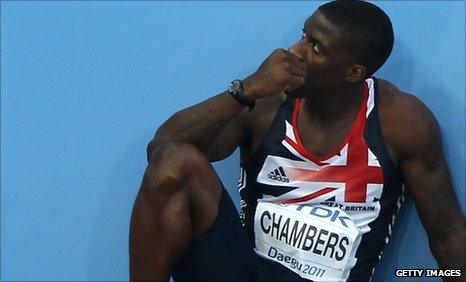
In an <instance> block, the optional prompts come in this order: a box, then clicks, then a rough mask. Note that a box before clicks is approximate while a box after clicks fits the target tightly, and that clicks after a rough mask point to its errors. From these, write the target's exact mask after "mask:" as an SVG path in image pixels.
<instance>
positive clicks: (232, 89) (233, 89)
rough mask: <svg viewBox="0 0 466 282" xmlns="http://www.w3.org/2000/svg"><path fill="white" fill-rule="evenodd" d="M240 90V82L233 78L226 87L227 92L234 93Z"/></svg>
mask: <svg viewBox="0 0 466 282" xmlns="http://www.w3.org/2000/svg"><path fill="white" fill-rule="evenodd" d="M240 90H241V83H240V81H239V80H233V81H232V82H231V83H230V87H228V92H231V93H236V92H238V91H240Z"/></svg>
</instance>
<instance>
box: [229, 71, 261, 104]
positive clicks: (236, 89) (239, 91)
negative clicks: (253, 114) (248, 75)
mask: <svg viewBox="0 0 466 282" xmlns="http://www.w3.org/2000/svg"><path fill="white" fill-rule="evenodd" d="M228 93H230V95H231V96H233V98H235V100H236V101H237V102H238V103H240V104H241V105H243V106H247V107H249V111H251V110H252V109H253V108H254V106H255V105H256V101H254V100H253V101H251V100H249V99H247V98H246V97H244V88H243V82H242V81H241V80H239V79H235V80H233V81H232V82H230V86H229V87H228Z"/></svg>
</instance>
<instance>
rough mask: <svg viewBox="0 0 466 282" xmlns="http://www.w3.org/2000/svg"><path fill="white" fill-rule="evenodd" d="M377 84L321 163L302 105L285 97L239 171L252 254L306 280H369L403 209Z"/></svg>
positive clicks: (368, 86) (368, 85)
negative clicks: (304, 129)
mask: <svg viewBox="0 0 466 282" xmlns="http://www.w3.org/2000/svg"><path fill="white" fill-rule="evenodd" d="M377 102H378V93H377V80H376V79H375V78H369V79H367V80H366V82H365V87H364V93H363V99H362V103H361V106H360V109H359V112H358V114H357V117H356V119H355V121H354V122H353V125H352V128H351V130H350V132H349V133H348V135H347V136H346V138H345V139H344V141H343V142H342V143H341V144H340V146H339V147H338V148H337V149H336V150H335V151H334V152H332V153H330V154H328V155H327V156H325V157H316V156H314V155H313V154H312V153H311V152H309V151H308V150H307V149H306V148H305V147H304V146H303V142H302V139H301V136H300V133H299V131H298V127H297V121H298V116H299V114H300V113H299V109H300V103H301V99H292V98H289V97H288V98H287V99H286V100H285V101H284V102H283V103H282V104H281V105H280V107H279V108H278V111H277V114H276V116H275V118H274V120H273V122H272V124H271V125H270V127H269V129H268V131H267V133H266V136H265V137H264V139H263V140H262V143H261V144H260V145H259V147H258V149H257V150H256V152H254V154H253V155H252V157H251V158H250V159H249V160H248V162H247V163H242V164H241V175H240V180H239V193H240V196H241V213H240V217H241V219H242V222H243V225H244V226H245V227H246V229H247V231H248V233H249V235H250V238H251V240H253V241H254V243H255V250H256V252H257V253H258V255H260V256H261V257H263V258H265V259H268V260H270V261H274V262H276V263H277V264H281V265H282V266H285V267H287V268H288V269H289V270H290V271H293V272H295V273H297V274H299V275H300V276H301V277H302V278H303V279H304V281H306V279H307V280H313V281H328V280H349V281H367V280H369V279H370V277H371V276H372V273H373V271H374V268H375V266H376V264H377V262H378V261H379V259H380V257H381V254H382V250H383V248H384V246H385V245H386V243H387V242H388V238H389V236H390V235H391V228H392V225H393V223H394V219H395V215H396V213H397V211H398V209H399V208H400V206H401V202H402V199H403V191H402V190H403V189H402V182H401V176H400V174H399V171H398V170H397V168H396V166H395V165H394V163H393V161H392V160H391V158H390V156H389V153H388V150H387V148H386V146H385V145H384V139H383V136H382V132H381V129H380V123H379V117H378V111H377Z"/></svg>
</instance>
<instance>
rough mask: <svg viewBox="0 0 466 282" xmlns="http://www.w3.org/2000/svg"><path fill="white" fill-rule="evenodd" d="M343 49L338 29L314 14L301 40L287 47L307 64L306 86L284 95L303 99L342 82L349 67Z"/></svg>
mask: <svg viewBox="0 0 466 282" xmlns="http://www.w3.org/2000/svg"><path fill="white" fill-rule="evenodd" d="M344 46H345V44H344V41H343V37H342V35H341V32H340V31H339V30H338V28H337V27H336V26H335V25H334V24H332V23H330V22H329V21H328V20H327V19H326V18H325V17H324V16H323V15H322V14H321V13H320V12H319V11H316V12H315V13H314V14H313V15H312V16H311V17H309V18H308V19H307V20H306V22H305V24H304V27H303V35H302V37H301V39H300V40H299V41H298V42H296V43H295V44H294V45H293V46H291V47H290V48H289V51H290V52H291V53H293V54H295V55H296V56H298V57H301V58H302V59H304V60H305V62H306V64H307V67H308V72H307V78H306V83H305V84H304V85H303V86H302V87H301V88H299V89H296V90H293V91H290V92H287V94H288V95H289V96H292V97H295V98H297V97H305V96H310V95H313V93H319V92H325V91H330V90H331V89H334V88H335V87H338V85H339V84H342V83H345V76H346V74H347V72H348V69H349V67H350V66H351V64H350V60H349V58H350V56H349V55H348V51H347V50H345V48H344ZM314 95H315V94H314Z"/></svg>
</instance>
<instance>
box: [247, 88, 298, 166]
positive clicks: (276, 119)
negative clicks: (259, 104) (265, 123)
mask: <svg viewBox="0 0 466 282" xmlns="http://www.w3.org/2000/svg"><path fill="white" fill-rule="evenodd" d="M290 105H291V109H292V108H293V105H294V99H292V98H290V97H288V96H287V97H286V99H285V100H284V101H283V102H281V104H280V105H279V106H278V108H277V112H276V113H275V116H274V118H273V119H272V122H271V123H270V125H269V127H268V128H267V131H266V133H265V134H264V136H263V137H262V140H261V141H260V143H259V146H257V148H256V149H255V150H254V151H253V152H252V153H251V156H250V157H249V159H248V160H247V161H246V162H243V161H242V160H241V159H240V166H241V167H243V168H245V167H247V166H248V165H249V164H250V163H251V160H254V159H257V158H258V157H259V154H260V152H263V151H264V149H265V148H264V147H265V146H266V142H267V141H268V137H269V136H270V135H271V134H272V132H273V130H274V129H275V128H276V126H277V125H280V122H279V121H280V120H282V119H286V117H283V116H284V115H286V113H288V114H289V115H290V117H291V111H290V110H288V111H287V110H286V107H289V106H290ZM280 138H281V137H280ZM280 141H281V140H280Z"/></svg>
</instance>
